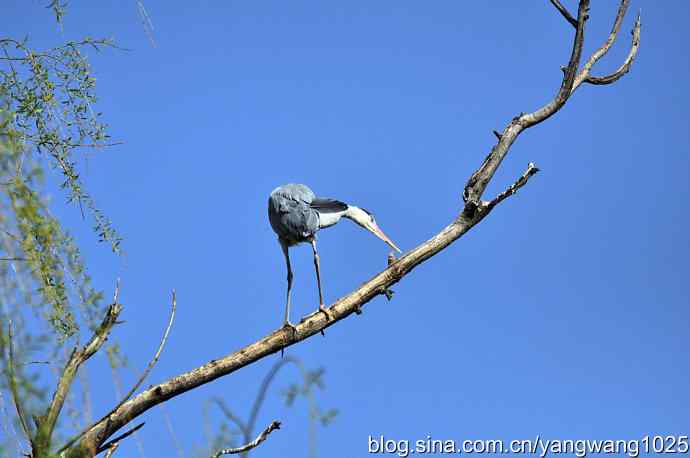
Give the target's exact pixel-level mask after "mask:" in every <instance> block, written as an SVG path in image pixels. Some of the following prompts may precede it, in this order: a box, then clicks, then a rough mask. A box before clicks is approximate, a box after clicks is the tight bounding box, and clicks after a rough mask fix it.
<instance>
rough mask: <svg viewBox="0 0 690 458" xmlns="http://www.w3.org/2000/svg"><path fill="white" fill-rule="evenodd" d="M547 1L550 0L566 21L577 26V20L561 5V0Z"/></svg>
mask: <svg viewBox="0 0 690 458" xmlns="http://www.w3.org/2000/svg"><path fill="white" fill-rule="evenodd" d="M549 1H550V2H551V4H552V5H553V6H555V7H556V9H557V10H558V12H559V13H561V15H563V17H564V18H565V20H566V21H568V22H570V24H571V25H572V26H573V27H575V28H577V20H576V19H575V18H574V17H573V16H572V15H571V14H570V13H569V12H568V10H567V9H566V8H565V7H564V6H563V5H561V2H559V1H558V0H549Z"/></svg>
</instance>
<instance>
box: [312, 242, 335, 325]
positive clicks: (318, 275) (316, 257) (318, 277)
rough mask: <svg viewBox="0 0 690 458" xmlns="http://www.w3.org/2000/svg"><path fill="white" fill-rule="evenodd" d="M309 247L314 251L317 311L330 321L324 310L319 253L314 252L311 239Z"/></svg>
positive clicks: (328, 313) (326, 311)
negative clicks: (317, 290)
mask: <svg viewBox="0 0 690 458" xmlns="http://www.w3.org/2000/svg"><path fill="white" fill-rule="evenodd" d="M311 247H312V249H313V250H314V267H315V268H316V284H317V285H318V286H319V310H320V311H322V312H323V313H325V314H326V318H328V319H329V320H330V319H331V313H330V312H329V311H328V309H327V308H326V305H325V304H324V301H323V292H322V291H321V262H320V260H319V253H318V251H316V239H315V238H313V237H312V239H311Z"/></svg>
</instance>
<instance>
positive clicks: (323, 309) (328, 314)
mask: <svg viewBox="0 0 690 458" xmlns="http://www.w3.org/2000/svg"><path fill="white" fill-rule="evenodd" d="M319 312H321V313H323V314H324V315H326V320H328V321H331V320H332V319H333V316H332V315H331V311H330V310H328V308H326V306H325V305H324V304H321V305H319Z"/></svg>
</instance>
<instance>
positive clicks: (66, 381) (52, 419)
mask: <svg viewBox="0 0 690 458" xmlns="http://www.w3.org/2000/svg"><path fill="white" fill-rule="evenodd" d="M115 291H116V292H115V299H116V301H115V302H113V303H112V304H110V306H109V307H108V310H107V311H106V314H105V317H104V318H103V321H102V322H101V324H100V326H99V327H98V329H96V331H95V332H94V334H93V336H92V337H91V339H90V340H89V341H88V342H87V343H86V345H84V346H83V347H82V348H80V349H79V348H77V347H75V348H74V350H73V351H72V354H71V355H70V357H69V358H68V360H67V364H65V367H64V369H63V370H62V374H61V375H60V379H59V381H58V385H57V388H56V389H55V393H54V394H53V399H52V401H51V402H50V406H49V407H48V409H47V410H46V413H45V414H44V415H43V416H42V417H40V418H39V423H40V427H39V430H38V434H37V438H36V442H37V446H38V448H39V449H46V448H47V447H48V446H49V444H50V441H51V436H52V434H53V430H54V429H55V424H56V422H57V419H58V417H59V415H60V411H61V410H62V407H63V405H64V403H65V399H66V397H67V393H68V392H69V389H70V387H71V386H72V382H73V381H74V377H75V376H76V374H77V371H78V370H79V366H81V365H82V364H84V363H85V362H86V361H87V360H88V359H89V358H91V357H92V356H93V355H94V354H95V353H96V352H97V351H98V350H99V349H100V348H101V346H102V345H103V344H104V343H105V341H106V340H107V339H108V336H109V335H110V331H111V330H112V328H113V326H115V324H116V323H117V318H118V317H119V316H120V312H122V304H120V303H118V302H117V292H118V288H116V290H115Z"/></svg>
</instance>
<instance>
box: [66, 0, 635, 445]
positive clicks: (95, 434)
mask: <svg viewBox="0 0 690 458" xmlns="http://www.w3.org/2000/svg"><path fill="white" fill-rule="evenodd" d="M551 3H552V4H554V5H555V6H556V7H557V8H558V7H559V5H560V3H559V2H558V1H552V2H551ZM627 5H628V0H622V1H621V4H620V7H619V9H618V14H617V16H616V19H615V21H614V26H613V29H612V32H611V34H610V35H609V38H608V39H607V41H606V42H605V43H604V45H603V46H602V47H601V48H599V49H598V50H597V51H596V52H595V53H594V54H593V55H592V56H591V57H590V58H589V60H588V61H587V62H586V64H585V66H583V68H582V70H580V71H578V69H579V68H580V61H581V55H582V47H583V43H584V36H585V23H586V21H587V19H588V11H589V0H580V1H579V5H578V10H577V18H576V19H574V18H573V21H574V23H573V21H571V20H570V19H568V17H569V13H568V14H566V13H567V11H566V10H565V9H564V8H559V11H560V12H561V14H562V15H563V16H564V17H566V19H568V22H570V23H571V24H573V25H575V34H574V37H573V42H572V45H571V51H570V58H569V61H568V65H567V66H566V67H565V68H564V72H563V78H562V80H561V84H560V87H559V89H558V91H557V92H556V95H555V96H554V97H553V99H552V100H550V101H549V102H548V103H547V104H545V105H544V106H543V107H541V108H539V109H538V110H536V111H534V112H532V113H521V114H520V115H518V116H516V117H515V118H513V120H512V121H510V122H509V123H508V125H507V126H506V127H505V129H504V130H503V132H502V133H497V135H496V137H497V140H498V142H497V144H496V145H495V146H494V147H493V148H492V149H491V151H490V153H489V154H488V155H487V156H486V158H485V160H484V162H483V163H482V164H481V165H480V167H479V168H478V169H477V170H476V171H475V172H474V173H473V174H472V175H471V176H470V178H469V179H468V181H467V184H466V185H465V189H464V191H463V199H464V201H465V206H464V208H463V209H462V211H461V212H460V213H459V214H458V215H457V217H456V218H455V219H454V220H453V221H451V222H450V224H449V225H448V226H446V227H445V228H444V229H443V230H441V231H440V232H439V233H438V234H436V235H435V236H434V237H432V238H431V239H429V240H427V241H426V242H424V243H421V244H420V245H419V246H417V247H416V248H413V249H412V250H410V251H409V252H407V253H406V254H405V255H404V256H402V257H401V258H399V259H397V260H395V259H394V258H393V259H390V260H389V265H388V267H387V268H386V269H385V270H383V271H382V272H380V273H378V274H376V275H375V276H374V277H372V278H371V279H369V280H368V281H366V282H365V283H364V284H362V285H361V286H359V287H358V288H357V289H356V290H354V291H353V292H351V293H350V294H348V295H347V296H345V297H343V298H341V299H339V300H338V301H337V302H335V303H334V304H333V305H331V306H330V307H329V308H328V311H329V315H330V319H329V318H327V317H325V316H324V314H323V313H317V314H313V315H311V316H308V317H306V318H304V319H303V320H302V321H301V322H300V323H299V324H298V325H297V326H296V328H295V329H294V330H289V329H285V328H283V329H279V330H277V331H274V332H272V333H271V334H269V335H267V336H265V337H264V338H262V339H260V340H258V341H256V342H254V343H252V344H250V345H247V346H246V347H244V348H241V349H239V350H237V351H235V352H233V353H230V354H228V355H227V356H224V357H222V358H220V359H217V360H212V361H210V362H208V363H207V364H204V365H202V366H200V367H197V368H195V369H193V370H191V371H189V372H185V373H182V374H180V375H178V376H176V377H173V378H172V379H170V380H168V381H165V382H163V383H160V384H158V385H155V386H152V387H149V388H148V389H146V390H144V391H143V392H141V393H140V394H138V395H136V396H135V397H133V398H132V399H129V400H128V401H126V402H125V403H123V404H122V405H120V406H119V407H117V408H116V409H114V410H113V411H112V412H111V413H110V414H109V415H107V418H103V419H102V420H101V421H99V422H98V423H97V424H95V425H94V426H93V427H91V428H90V429H89V430H88V431H87V432H86V433H85V434H84V435H83V437H81V439H80V440H79V443H78V444H75V445H74V446H73V447H71V448H70V449H69V450H68V452H67V456H68V457H69V458H76V457H80V458H81V457H83V456H92V455H93V454H94V453H95V452H97V451H98V450H102V447H101V444H103V443H104V442H105V441H106V440H107V439H108V438H109V437H110V436H112V435H113V434H114V433H115V432H117V431H118V430H120V429H121V428H123V427H125V426H126V425H127V424H128V423H129V422H131V421H132V420H133V419H134V418H136V417H138V416H139V415H141V414H142V413H144V412H146V411H147V410H149V409H150V408H152V407H154V406H156V405H158V404H160V403H163V402H165V401H167V400H169V399H171V398H173V397H175V396H178V395H180V394H182V393H184V392H187V391H189V390H192V389H194V388H196V387H198V386H200V385H203V384H206V383H209V382H211V381H213V380H215V379H217V378H219V377H222V376H225V375H228V374H231V373H233V372H235V371H237V370H239V369H241V368H243V367H245V366H248V365H250V364H252V363H254V362H256V361H258V360H260V359H262V358H264V357H266V356H268V355H271V354H274V353H276V352H279V351H281V350H282V349H284V348H285V347H287V346H290V345H294V344H296V343H298V342H301V341H303V340H305V339H307V338H309V337H311V336H313V335H315V334H318V333H319V332H321V331H322V330H323V329H325V328H327V327H329V326H333V325H335V324H336V323H338V322H339V321H340V320H343V319H345V318H347V317H348V316H350V315H351V314H353V313H357V312H358V311H359V310H360V309H361V307H362V306H363V305H365V304H367V303H368V302H369V301H371V300H372V299H374V298H375V297H377V296H379V295H382V294H384V292H385V291H387V290H388V288H390V287H391V286H393V285H394V284H395V283H397V282H399V281H400V280H401V279H402V278H403V277H405V276H406V275H407V274H409V273H410V272H411V271H412V270H413V269H414V268H415V267H417V266H418V265H419V264H421V263H423V262H424V261H426V260H427V259H429V258H431V257H432V256H434V255H435V254H437V253H438V252H440V251H442V250H443V249H445V248H446V247H448V246H449V245H450V244H452V243H453V242H454V241H456V240H457V239H459V238H460V237H462V236H463V235H464V234H465V233H466V232H468V231H469V230H470V229H472V228H473V227H474V226H476V225H477V224H478V223H479V222H481V221H482V220H483V219H484V218H485V217H486V216H487V215H489V214H490V213H491V211H492V210H493V209H494V208H495V207H496V206H497V204H498V203H500V202H502V201H503V200H505V199H507V198H508V197H510V196H511V195H513V194H515V192H516V191H517V190H518V189H520V188H521V187H523V186H524V185H525V184H526V183H527V182H528V180H529V178H530V177H532V176H533V175H534V174H535V173H536V172H537V168H536V167H535V166H534V165H533V164H531V165H530V166H529V167H528V168H527V170H526V171H525V173H524V174H523V175H522V176H521V177H520V178H519V179H518V180H517V181H516V182H515V183H514V184H513V185H511V186H510V187H509V188H508V189H506V191H504V192H503V193H501V194H499V195H498V196H496V197H495V198H494V199H492V200H489V201H482V195H483V193H484V191H485V189H486V187H487V185H488V184H489V182H490V181H491V179H492V178H493V176H494V173H495V172H496V170H497V169H498V167H499V166H500V164H501V162H502V161H503V159H504V158H505V156H506V155H507V154H508V151H509V149H510V147H511V145H512V144H513V142H514V141H515V140H516V139H517V137H518V136H519V135H520V133H521V132H522V131H524V130H525V129H527V128H529V127H533V126H535V125H537V124H539V123H541V122H543V121H545V120H546V119H548V118H549V117H551V116H553V115H554V114H555V113H556V112H558V110H560V109H561V108H562V107H563V106H564V104H565V103H566V102H567V101H568V99H569V97H570V96H571V95H572V93H573V91H574V90H575V89H576V88H577V87H578V85H579V84H581V83H582V82H583V81H585V80H587V82H590V83H592V84H608V83H609V82H613V81H615V80H616V79H617V78H619V77H620V75H622V74H624V73H625V72H626V71H627V70H628V69H629V67H630V65H631V64H632V61H633V59H634V57H635V55H636V53H637V49H638V47H639V32H640V30H639V29H640V22H639V20H638V21H637V22H636V25H635V29H634V32H633V46H632V49H631V53H630V55H629V58H628V59H626V63H624V64H623V66H622V67H621V68H620V69H619V70H618V71H617V72H614V74H612V75H609V76H607V77H600V78H599V79H597V78H595V77H590V76H589V70H590V69H591V67H592V66H593V65H594V63H596V61H597V60H599V59H600V58H601V57H602V56H603V55H605V54H606V52H607V51H608V49H609V48H610V46H611V45H612V44H613V41H615V38H616V35H617V33H618V30H619V29H620V24H621V21H622V19H623V16H624V15H625V11H626V9H627ZM590 62H591V63H590ZM267 434H268V433H267ZM257 439H258V438H257ZM111 442H112V441H111Z"/></svg>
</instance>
